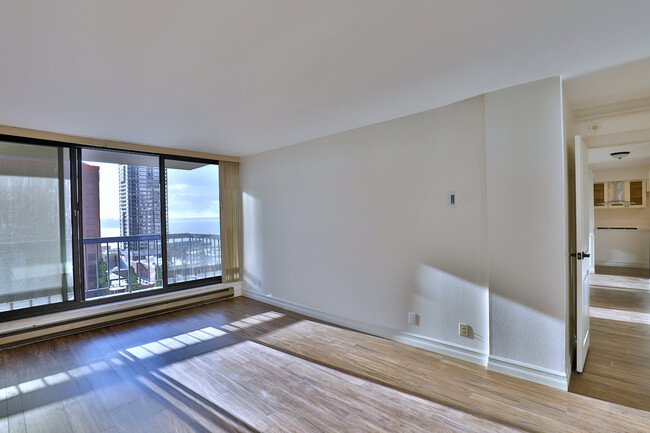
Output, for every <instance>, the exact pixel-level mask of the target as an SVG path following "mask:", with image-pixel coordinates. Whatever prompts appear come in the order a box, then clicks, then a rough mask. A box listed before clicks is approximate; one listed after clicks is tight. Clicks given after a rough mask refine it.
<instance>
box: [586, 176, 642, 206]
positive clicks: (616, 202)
mask: <svg viewBox="0 0 650 433" xmlns="http://www.w3.org/2000/svg"><path fill="white" fill-rule="evenodd" d="M646 191H647V189H646V181H645V180H628V181H620V182H599V183H595V184H594V207H595V208H596V209H615V208H644V207H646V195H647V194H646Z"/></svg>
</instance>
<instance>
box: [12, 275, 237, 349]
mask: <svg viewBox="0 0 650 433" xmlns="http://www.w3.org/2000/svg"><path fill="white" fill-rule="evenodd" d="M234 294H235V291H234V288H233V287H227V288H223V289H217V290H212V291H209V292H205V291H204V292H201V293H195V294H191V295H188V296H179V297H175V298H172V299H169V298H167V299H152V300H151V302H147V300H144V302H143V303H139V305H128V302H125V303H124V304H122V305H120V306H119V307H117V308H116V307H115V306H108V308H111V309H110V311H106V310H104V311H101V310H99V311H96V312H90V313H89V314H88V315H83V316H81V317H75V318H72V319H63V320H60V321H56V319H54V320H52V321H51V323H46V324H33V325H29V324H25V326H24V327H16V328H17V329H13V330H9V331H7V332H3V333H1V334H0V349H7V348H10V347H15V346H22V345H25V344H30V343H34V342H37V341H42V340H47V339H51V338H56V337H61V336H64V335H70V334H75V333H78V332H83V331H88V330H91V329H97V328H100V327H104V326H108V325H115V324H117V323H124V322H129V321H131V320H136V319H141V318H144V317H151V316H155V315H158V314H162V313H167V312H171V311H176V310H182V309H185V308H190V307H195V306H198V305H203V304H208V303H211V302H216V301H221V300H225V299H229V298H232V297H233V296H234ZM122 307H123V308H122Z"/></svg>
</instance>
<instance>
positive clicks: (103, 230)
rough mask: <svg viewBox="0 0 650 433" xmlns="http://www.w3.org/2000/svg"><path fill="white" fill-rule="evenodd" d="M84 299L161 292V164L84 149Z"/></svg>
mask: <svg viewBox="0 0 650 433" xmlns="http://www.w3.org/2000/svg"><path fill="white" fill-rule="evenodd" d="M81 160H82V167H81V203H82V210H83V212H82V218H83V238H84V239H83V244H84V248H83V250H84V271H85V272H84V287H85V296H86V299H93V298H98V297H105V296H112V295H120V294H125V293H132V292H135V291H139V290H145V289H154V288H160V287H162V272H161V265H162V246H161V239H160V234H161V222H160V215H161V212H160V174H159V168H158V158H157V157H155V156H148V155H138V154H132V153H125V152H117V151H106V150H90V149H83V150H82V153H81Z"/></svg>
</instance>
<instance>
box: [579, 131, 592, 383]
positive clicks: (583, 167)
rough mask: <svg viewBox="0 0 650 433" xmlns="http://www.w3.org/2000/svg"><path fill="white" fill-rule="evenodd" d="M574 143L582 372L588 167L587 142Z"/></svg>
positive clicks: (585, 323) (586, 292) (586, 306)
mask: <svg viewBox="0 0 650 433" xmlns="http://www.w3.org/2000/svg"><path fill="white" fill-rule="evenodd" d="M575 144H576V146H575V147H576V153H575V155H576V334H577V341H576V345H577V350H576V371H577V372H578V373H582V369H583V368H584V366H585V360H586V359H587V350H589V257H590V255H591V252H590V251H589V206H590V204H591V203H590V202H589V197H590V194H589V189H590V188H593V186H592V185H590V184H589V171H588V160H587V145H586V144H585V142H584V141H583V140H582V137H581V136H579V135H577V136H576V139H575Z"/></svg>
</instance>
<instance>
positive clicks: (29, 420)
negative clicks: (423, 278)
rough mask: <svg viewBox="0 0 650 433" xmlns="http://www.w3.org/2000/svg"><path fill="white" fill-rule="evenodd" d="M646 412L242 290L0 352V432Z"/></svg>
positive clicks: (272, 432) (619, 418)
mask: <svg viewBox="0 0 650 433" xmlns="http://www.w3.org/2000/svg"><path fill="white" fill-rule="evenodd" d="M649 426H650V413H648V412H644V411H641V410H636V409H631V408H627V407H624V406H620V405H617V404H613V403H608V402H604V401H600V400H596V399H592V398H590V397H585V396H582V395H577V394H573V393H567V392H563V391H559V390H556V389H552V388H548V387H545V386H542V385H537V384H534V383H531V382H527V381H523V380H518V379H515V378H512V377H509V376H504V375H501V374H498V373H494V372H489V371H487V370H486V369H485V368H483V367H480V366H477V365H474V364H470V363H466V362H463V361H459V360H457V359H452V358H448V357H445V356H442V355H437V354H435V353H431V352H427V351H424V350H421V349H417V348H413V347H410V346H405V345H403V344H400V343H396V342H393V341H389V340H384V339H381V338H377V337H373V336H369V335H365V334H361V333H358V332H354V331H350V330H346V329H342V328H339V327H336V326H333V325H328V324H326V323H322V322H319V321H317V320H314V319H310V318H306V317H304V316H300V315H297V314H294V313H291V312H288V311H284V310H282V309H279V308H277V307H272V306H269V305H266V304H263V303H260V302H256V301H253V300H250V299H246V298H236V299H233V300H229V301H223V302H220V303H217V304H212V305H207V306H203V307H197V308H193V309H190V310H185V311H179V312H174V313H169V314H166V315H164V316H158V317H154V318H149V319H144V320H139V321H136V322H131V323H128V324H122V325H115V326H111V327H107V328H104V329H101V330H96V331H90V332H86V333H83V334H79V335H75V336H69V337H62V338H58V339H56V340H49V341H45V342H41V343H36V344H32V345H28V346H24V347H20V348H15V349H8V350H4V351H2V352H0V431H10V432H17V431H18V432H27V433H32V432H110V433H114V432H156V433H162V432H185V431H194V432H267V433H278V432H300V433H305V432H337V433H339V432H433V431H452V432H471V431H481V432H485V431H503V432H511V431H522V430H526V431H540V432H558V431H572V432H573V431H603V432H616V431H637V432H642V431H645V432H647V431H648V428H649Z"/></svg>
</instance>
